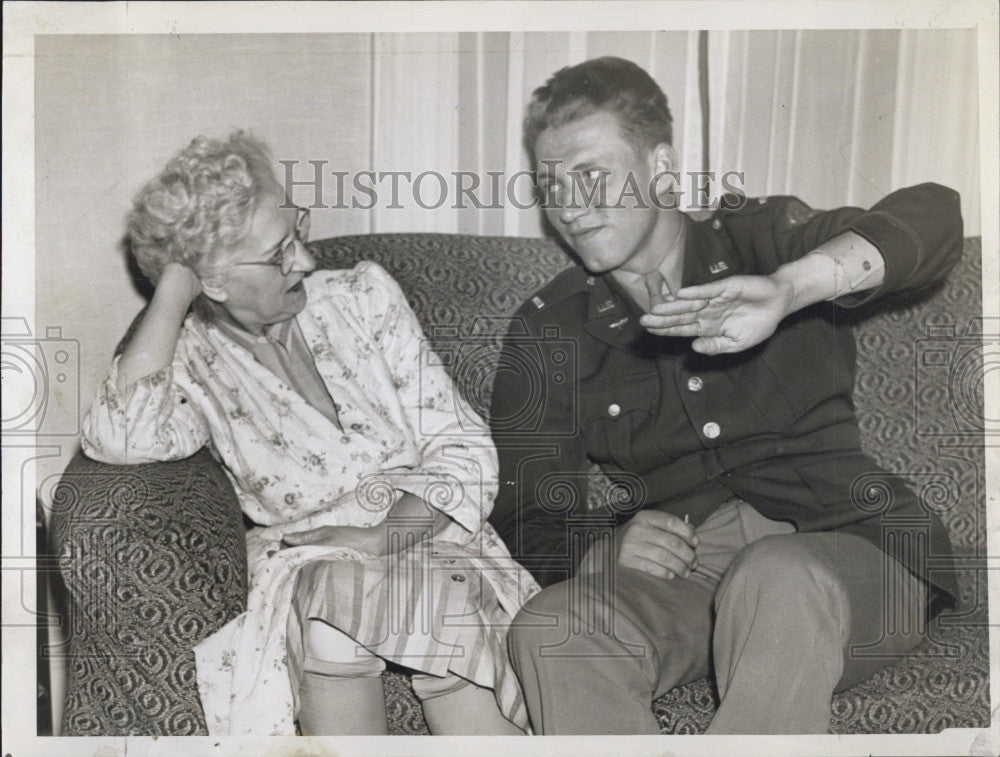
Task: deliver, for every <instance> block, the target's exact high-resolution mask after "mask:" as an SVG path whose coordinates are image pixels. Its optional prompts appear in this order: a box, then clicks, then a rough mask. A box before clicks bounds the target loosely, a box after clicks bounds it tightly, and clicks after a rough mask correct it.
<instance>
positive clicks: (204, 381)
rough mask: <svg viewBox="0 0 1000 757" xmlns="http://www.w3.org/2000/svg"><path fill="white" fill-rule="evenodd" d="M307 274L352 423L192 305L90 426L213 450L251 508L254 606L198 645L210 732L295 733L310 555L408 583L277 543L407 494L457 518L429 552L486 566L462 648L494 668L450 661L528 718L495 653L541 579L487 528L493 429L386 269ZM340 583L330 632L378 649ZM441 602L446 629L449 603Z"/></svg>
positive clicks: (309, 314)
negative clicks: (295, 608) (159, 351)
mask: <svg viewBox="0 0 1000 757" xmlns="http://www.w3.org/2000/svg"><path fill="white" fill-rule="evenodd" d="M305 284H306V289H307V293H308V303H307V305H306V307H305V309H304V310H303V311H302V312H301V313H300V314H299V315H298V316H297V320H298V323H299V326H300V328H301V330H302V333H303V335H304V337H305V339H306V342H307V344H308V345H309V348H310V351H311V353H312V356H313V358H314V360H315V363H316V367H317V369H318V371H319V373H320V375H321V376H322V377H323V380H324V381H325V382H326V385H327V389H328V390H329V392H330V395H331V396H332V397H333V398H334V402H335V403H336V405H337V412H338V415H339V417H340V421H341V425H342V427H343V430H341V429H340V428H338V427H337V426H336V425H335V424H334V423H332V422H331V421H330V420H329V419H328V418H327V417H326V416H324V415H323V414H322V413H321V412H319V411H318V410H316V409H315V408H313V407H312V406H311V405H310V404H309V403H308V402H306V401H305V400H304V399H303V398H302V397H301V396H300V395H299V394H298V393H296V392H295V391H294V390H293V389H292V388H291V387H289V386H287V385H286V384H285V383H284V382H282V381H281V380H280V379H278V377H277V376H275V375H274V374H273V373H272V372H271V371H269V370H268V369H267V368H265V367H264V366H262V365H260V364H259V363H258V362H257V361H256V360H254V358H253V356H252V355H251V354H250V353H249V352H247V350H246V349H245V348H243V347H241V346H239V345H237V344H236V343H235V342H233V341H232V340H231V339H229V338H228V337H226V336H225V334H224V333H223V332H222V331H221V330H220V329H218V328H216V327H214V326H213V325H211V324H208V323H205V322H203V321H201V320H200V319H198V318H197V317H195V316H193V315H192V316H189V317H188V319H187V320H186V321H185V325H184V328H183V329H182V333H181V336H180V339H179V341H178V345H177V349H176V351H175V356H174V360H173V362H172V364H171V365H170V366H168V367H166V368H164V369H162V370H160V371H158V372H156V373H154V374H151V375H150V376H147V377H145V378H143V379H141V380H139V381H138V382H136V383H135V384H134V385H132V386H131V387H129V388H128V390H127V391H125V392H121V391H119V387H118V376H117V359H116V361H115V362H114V363H113V364H112V367H111V371H110V374H109V376H108V378H107V379H106V381H105V382H104V383H103V384H102V386H101V387H100V389H99V392H98V397H97V400H96V402H95V404H94V407H93V409H92V411H91V413H90V415H89V416H88V418H87V419H86V421H85V423H84V438H83V448H84V451H85V452H86V454H87V455H88V456H90V457H92V458H94V459H97V460H101V461H104V462H112V463H140V462H149V461H155V460H175V459H182V458H185V457H188V456H190V455H192V454H194V453H195V452H196V451H197V450H198V449H200V448H201V447H202V446H204V445H206V444H208V445H209V446H210V448H211V449H212V450H213V454H215V456H216V457H217V458H218V459H219V460H220V461H221V462H222V463H223V465H224V467H225V469H226V471H227V473H228V474H229V477H230V479H231V480H232V482H233V485H234V487H235V490H236V492H237V496H238V498H239V500H240V504H241V507H242V509H243V511H244V512H245V513H246V514H247V515H248V516H249V517H250V518H251V519H252V520H253V521H254V522H255V523H257V524H260V525H259V526H258V527H256V528H253V529H251V530H250V531H249V532H248V534H247V550H248V562H249V577H250V590H249V597H248V610H247V612H246V613H244V614H243V615H241V616H240V617H238V618H236V619H235V620H233V621H232V622H231V623H229V624H228V625H227V626H225V627H224V628H223V629H221V630H220V631H219V632H218V633H216V634H215V635H213V636H211V637H209V638H208V639H206V640H205V641H204V642H202V643H201V644H200V645H199V646H198V647H197V648H196V650H195V653H196V656H197V659H198V677H199V689H200V691H201V695H202V703H203V706H204V708H205V714H206V721H207V723H208V727H209V731H210V732H211V733H233V734H240V733H247V734H250V733H255V734H287V733H293V732H294V722H293V721H294V713H295V706H296V703H295V696H296V693H297V676H298V673H299V672H300V671H299V667H300V665H301V658H300V655H301V627H300V625H299V621H298V616H297V613H295V612H291V613H290V612H289V610H290V608H291V606H292V602H293V596H294V589H295V581H296V578H297V574H298V572H299V570H300V568H302V567H303V566H306V565H310V564H313V563H315V562H316V561H320V562H327V563H329V564H331V565H333V564H336V563H337V562H338V561H345V560H346V561H352V569H353V570H357V569H358V566H364V565H367V566H370V570H368V569H362V573H365V574H366V575H367V578H366V581H368V582H369V589H370V587H371V585H377V584H378V583H379V580H382V581H385V580H397V578H398V577H396V576H395V575H394V574H395V572H396V571H394V570H392V569H388V568H387V566H388V565H389V564H390V563H389V562H387V561H386V559H385V558H380V559H373V558H372V556H370V555H365V554H363V553H360V552H358V551H356V550H353V549H350V548H346V547H324V546H315V545H312V546H303V547H296V548H289V549H281V538H282V536H283V535H284V534H287V533H293V532H297V531H303V530H307V529H311V528H316V527H319V526H323V525H351V526H372V525H376V524H378V523H379V522H381V521H382V520H383V519H384V518H385V517H386V514H387V512H388V510H389V508H390V507H391V506H392V504H394V502H395V498H396V496H397V493H398V492H399V491H407V492H411V493H413V494H415V495H417V496H419V497H422V498H423V499H425V500H426V501H427V502H429V503H430V504H431V505H432V506H434V507H436V508H438V509H440V510H442V511H443V512H445V513H447V514H448V515H449V516H450V517H451V518H452V520H453V522H452V523H450V524H449V525H448V526H447V527H446V528H445V529H444V530H443V531H442V532H441V533H440V534H438V535H437V536H436V537H435V540H434V550H435V552H442V553H447V554H448V558H447V559H450V560H454V561H456V562H455V563H454V565H456V566H457V567H456V568H455V569H468V570H470V571H472V572H473V573H475V575H477V576H481V579H480V580H479V581H477V582H476V583H477V585H480V586H481V587H482V590H481V591H475V592H471V591H470V592H467V593H465V594H464V596H467V597H469V598H470V599H469V602H471V605H472V606H470V607H469V608H467V609H466V611H465V612H466V614H468V613H473V614H475V615H476V616H477V617H478V622H477V623H468V622H466V623H464V624H463V627H465V628H466V629H467V630H466V631H465V632H464V633H465V634H466V635H467V636H469V635H471V636H475V637H476V638H475V639H473V638H471V636H470V638H468V639H465V640H464V641H465V642H466V648H469V649H473V648H476V649H478V648H479V647H482V646H483V639H485V640H486V641H485V644H486V647H487V652H485V654H486V656H487V663H486V664H483V661H482V660H471V659H466V660H465V662H464V663H463V662H462V660H452V661H451V662H450V664H449V669H450V670H452V671H453V672H456V673H458V674H460V675H462V674H463V673H464V677H468V678H470V680H475V681H476V682H477V683H480V684H481V685H486V686H490V687H492V688H494V689H495V690H496V691H497V693H498V702H499V704H500V706H501V708H502V710H503V711H504V713H505V715H507V717H509V718H510V719H511V720H512V721H514V722H516V723H518V724H519V725H522V726H524V725H526V717H525V714H524V711H523V703H521V702H520V696H519V691H518V690H517V687H516V684H513V685H512V682H513V680H514V678H513V672H512V671H511V670H510V666H509V663H507V662H506V656H505V654H504V651H503V649H502V648H500V649H497V648H496V647H497V646H498V645H499V646H501V647H502V640H503V632H502V631H503V630H505V628H506V625H508V624H509V622H510V619H511V618H512V617H513V615H514V614H515V613H516V611H517V609H518V608H519V607H520V606H521V605H522V604H523V602H524V601H526V600H527V598H528V597H529V596H530V595H531V594H532V593H534V592H535V591H537V589H538V587H537V584H535V582H534V581H533V579H531V577H530V575H529V574H528V573H527V572H526V571H525V570H524V569H523V568H520V566H518V565H517V564H516V563H515V562H514V561H513V560H512V559H511V558H510V556H509V553H508V552H507V550H506V548H505V547H504V545H503V543H502V542H501V541H500V539H499V538H497V537H496V534H495V533H494V532H493V530H492V528H491V527H490V526H489V524H487V523H486V517H487V515H488V514H489V512H490V509H491V507H492V502H493V497H494V496H495V494H496V470H497V468H496V453H495V450H494V449H493V446H492V443H491V441H490V438H489V435H488V432H487V431H486V430H485V427H484V426H482V425H480V424H472V423H470V420H469V419H471V418H474V417H475V416H474V413H473V411H472V410H471V408H469V407H468V405H467V404H466V403H465V401H464V399H463V398H462V397H461V396H460V394H459V393H458V390H457V389H456V388H455V386H454V384H453V383H452V381H451V380H450V378H449V377H448V375H447V374H446V373H445V371H444V370H443V368H442V367H441V364H440V361H439V360H438V359H437V358H436V356H434V354H433V353H432V352H431V351H430V349H429V348H428V347H427V345H426V342H425V340H424V338H423V334H422V332H421V330H420V326H419V324H418V323H417V320H416V318H415V316H414V315H413V313H412V311H411V310H410V308H409V305H408V304H407V302H406V298H405V296H404V295H403V293H402V291H401V290H400V288H399V286H398V285H397V284H396V282H395V281H394V280H393V279H392V278H391V277H390V276H389V275H388V274H387V273H386V272H385V271H384V270H382V269H381V268H379V267H378V266H377V265H375V264H374V263H360V264H358V265H357V266H356V267H355V268H354V269H351V270H337V271H319V272H317V273H315V274H313V275H312V276H311V277H309V278H307V279H306V280H305ZM411 562H412V560H410V559H409V558H406V559H404V560H402V561H399V562H397V563H396V564H397V565H398V564H407V565H408V564H411ZM440 573H441V571H436V572H434V571H432V574H433V575H438V574H440ZM452 574H454V570H452ZM441 575H444V574H441ZM373 576H374V577H375V578H374V579H373V578H372V577H373ZM446 578H447V577H446ZM404 583H406V585H407V586H411V587H412V586H415V584H413V582H412V581H408V582H404ZM359 585H360V584H359ZM344 591H345V596H350V597H351V602H349V603H343V602H339V603H338V604H339V605H342V606H343V607H350V608H351V617H350V618H344V619H343V620H342V621H341V620H340V619H337V618H335V619H334V620H335V621H336V622H335V624H336V625H337V626H338V627H340V628H341V629H344V628H345V627H347V626H351V628H352V630H354V629H357V633H358V635H356V636H354V638H356V639H357V640H358V641H359V642H360V643H362V644H365V645H368V644H369V643H371V644H374V643H375V641H377V640H378V639H380V638H382V637H380V636H378V634H380V633H382V632H383V631H384V628H382V625H384V622H385V620H384V617H382V618H380V617H378V613H376V612H372V611H369V610H370V609H374V608H368V607H366V606H365V604H366V603H361V605H360V607H361V614H362V616H364V615H365V614H366V613H367V615H368V616H369V617H368V619H367V620H365V621H363V622H360V623H359V621H358V618H357V608H358V606H359V605H358V602H359V600H360V598H361V596H364V595H363V594H362V595H360V596H353V595H351V594H350V591H351V590H350V587H345V589H344ZM411 604H412V603H411ZM343 611H344V610H342V612H343ZM435 611H436V612H438V620H437V621H436V622H437V623H438V626H439V627H440V625H441V623H442V620H441V617H442V616H441V612H443V610H442V608H435ZM448 612H450V613H454V607H451V608H449V610H448ZM498 627H499V628H500V631H499V632H498ZM477 629H478V630H477ZM366 634H373V635H374V636H373V637H372V639H368V638H365V635H366ZM415 643H416V642H415ZM405 652H406V653H405V655H404V656H405V660H400V662H401V663H402V664H404V665H406V666H407V667H410V668H414V669H417V670H426V671H427V672H432V673H434V674H440V663H432V662H428V661H422V660H420V658H419V655H418V654H415V653H414V650H413V648H410V649H409V650H405ZM376 653H377V654H382V652H381V650H376ZM289 655H291V658H289ZM466 657H468V655H466ZM432 668H433V669H432Z"/></svg>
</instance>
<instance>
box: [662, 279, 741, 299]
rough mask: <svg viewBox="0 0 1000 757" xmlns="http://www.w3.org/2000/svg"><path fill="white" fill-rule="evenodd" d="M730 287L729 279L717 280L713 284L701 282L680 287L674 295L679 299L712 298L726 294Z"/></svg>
mask: <svg viewBox="0 0 1000 757" xmlns="http://www.w3.org/2000/svg"><path fill="white" fill-rule="evenodd" d="M728 287H729V283H728V282H727V281H725V280H723V281H716V282H713V283H711V284H699V285H697V286H692V287H684V288H683V289H678V290H677V291H676V292H675V293H674V296H675V297H676V298H677V299H678V300H711V299H713V298H715V297H719V296H721V295H722V294H724V293H725V292H726V289H728Z"/></svg>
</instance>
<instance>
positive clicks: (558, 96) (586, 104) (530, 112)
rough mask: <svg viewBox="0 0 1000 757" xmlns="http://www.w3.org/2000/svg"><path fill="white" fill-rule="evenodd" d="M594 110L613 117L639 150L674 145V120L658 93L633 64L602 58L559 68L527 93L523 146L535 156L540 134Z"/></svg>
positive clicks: (656, 86) (621, 60) (649, 77)
mask: <svg viewBox="0 0 1000 757" xmlns="http://www.w3.org/2000/svg"><path fill="white" fill-rule="evenodd" d="M598 111H607V112H609V113H613V114H615V115H616V116H618V120H619V122H620V123H621V126H622V131H623V134H622V136H623V137H624V138H625V139H627V140H629V141H630V142H631V143H632V144H633V146H634V147H636V148H638V149H643V150H648V149H651V148H652V147H654V146H655V145H658V144H660V143H661V142H666V143H667V144H673V126H672V123H673V118H672V117H671V115H670V108H669V107H668V106H667V97H666V95H664V94H663V90H662V89H660V86H659V85H658V84H657V83H656V82H655V81H653V79H652V77H651V76H650V75H649V74H647V73H646V72H645V71H644V70H643V69H642V68H640V67H639V66H637V65H636V64H635V63H633V62H632V61H629V60H625V59H623V58H615V57H611V56H607V57H604V58H594V59H592V60H588V61H584V62H583V63H579V64H577V65H575V66H567V67H566V68H562V69H560V70H559V71H557V72H556V73H555V74H553V75H552V77H551V78H550V79H549V80H548V81H547V82H545V84H544V85H542V86H541V87H539V88H538V89H536V90H535V91H534V92H533V93H532V95H531V102H529V103H528V109H527V115H526V116H525V118H524V146H525V147H526V148H527V150H528V152H529V153H530V154H531V155H532V157H534V152H535V143H536V142H537V141H538V135H539V134H541V133H542V132H543V131H545V130H546V129H551V128H554V127H557V126H562V125H563V124H567V123H570V122H571V121H576V120H578V119H580V118H585V117H586V116H589V115H590V114H591V113H596V112H598Z"/></svg>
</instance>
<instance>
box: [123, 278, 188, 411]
mask: <svg viewBox="0 0 1000 757" xmlns="http://www.w3.org/2000/svg"><path fill="white" fill-rule="evenodd" d="M200 293H201V281H199V279H198V276H197V274H196V273H195V272H194V271H192V270H191V269H190V268H188V267H187V266H185V265H181V264H180V263H168V264H167V266H166V268H164V269H163V273H162V275H161V276H160V281H159V283H157V285H156V291H155V292H154V293H153V299H152V301H151V302H150V303H149V308H148V309H147V310H146V314H145V315H144V316H143V319H142V322H141V323H140V324H139V326H138V328H136V330H135V333H134V334H133V335H132V338H131V339H130V340H129V343H128V344H127V345H126V346H125V349H124V351H123V352H122V356H121V360H120V361H119V362H118V391H120V392H124V391H125V390H126V389H128V387H130V386H131V385H132V384H134V383H135V382H136V381H138V380H139V379H141V378H143V377H144V376H148V375H149V374H151V373H156V371H158V370H160V369H162V368H166V367H167V366H168V365H170V363H171V361H172V360H173V359H174V350H176V349H177V337H178V336H179V335H180V332H181V326H182V325H183V324H184V317H185V316H186V315H187V311H188V308H189V307H191V303H192V302H194V300H195V298H196V297H197V296H198V295H199V294H200Z"/></svg>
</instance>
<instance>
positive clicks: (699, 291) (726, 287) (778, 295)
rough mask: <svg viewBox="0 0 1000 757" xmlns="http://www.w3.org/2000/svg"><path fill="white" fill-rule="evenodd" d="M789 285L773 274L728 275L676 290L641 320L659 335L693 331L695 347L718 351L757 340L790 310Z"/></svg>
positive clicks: (743, 346) (744, 346) (738, 348)
mask: <svg viewBox="0 0 1000 757" xmlns="http://www.w3.org/2000/svg"><path fill="white" fill-rule="evenodd" d="M793 294H794V292H793V291H792V287H791V286H790V285H789V284H787V283H784V282H781V281H778V280H776V279H775V278H774V277H772V276H730V277H729V278H727V279H723V280H722V281H716V282H713V283H711V284H702V285H700V286H693V287H687V288H685V289H681V290H679V291H678V292H677V293H676V295H675V298H674V299H671V300H669V301H667V302H664V303H660V304H655V305H653V306H652V308H651V312H649V313H647V314H646V315H644V316H642V318H641V319H640V321H639V322H640V323H641V324H642V325H643V327H645V328H646V329H647V330H649V332H650V333H652V334H656V335H657V336H682V337H683V336H693V337H696V338H695V340H694V342H693V343H692V344H691V348H692V349H693V350H694V351H695V352H701V353H703V354H705V355H717V354H719V353H720V352H740V351H742V350H745V349H749V348H750V347H753V346H754V345H756V344H760V343H761V342H763V341H764V340H765V339H767V338H768V337H769V336H771V334H773V333H774V330H775V329H776V328H777V326H778V324H779V323H780V322H781V319H782V318H784V317H785V316H786V315H787V314H788V312H789V306H790V305H791V302H792V299H793Z"/></svg>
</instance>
